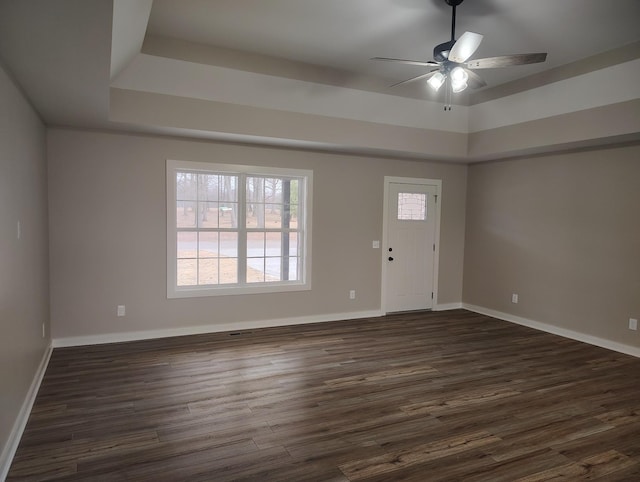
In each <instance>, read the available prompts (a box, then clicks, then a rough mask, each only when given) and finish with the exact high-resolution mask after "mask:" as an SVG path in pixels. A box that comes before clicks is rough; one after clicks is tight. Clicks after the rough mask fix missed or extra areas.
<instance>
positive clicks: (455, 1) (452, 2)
mask: <svg viewBox="0 0 640 482" xmlns="http://www.w3.org/2000/svg"><path fill="white" fill-rule="evenodd" d="M444 1H445V3H446V4H447V5H449V6H450V7H453V15H452V16H451V41H452V42H453V41H454V40H455V39H456V7H457V6H458V5H460V4H461V3H462V2H463V0H444Z"/></svg>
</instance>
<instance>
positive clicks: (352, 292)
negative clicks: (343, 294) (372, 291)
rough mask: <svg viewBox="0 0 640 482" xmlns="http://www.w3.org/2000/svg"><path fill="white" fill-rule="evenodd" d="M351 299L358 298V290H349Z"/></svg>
mask: <svg viewBox="0 0 640 482" xmlns="http://www.w3.org/2000/svg"><path fill="white" fill-rule="evenodd" d="M349 299H350V300H355V299H356V290H351V291H349Z"/></svg>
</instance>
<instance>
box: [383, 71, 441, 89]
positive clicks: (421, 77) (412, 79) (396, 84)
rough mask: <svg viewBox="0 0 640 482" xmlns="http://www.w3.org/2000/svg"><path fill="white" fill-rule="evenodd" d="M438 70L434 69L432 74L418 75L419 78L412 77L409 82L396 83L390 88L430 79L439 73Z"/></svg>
mask: <svg viewBox="0 0 640 482" xmlns="http://www.w3.org/2000/svg"><path fill="white" fill-rule="evenodd" d="M438 70H440V69H434V70H432V71H431V72H427V73H426V74H422V75H418V76H417V77H412V78H410V79H407V80H403V81H402V82H398V83H395V84H393V85H390V86H389V88H391V87H397V86H398V85H402V84H407V83H409V82H414V81H416V80H421V79H428V78H429V77H431V76H432V75H433V74H435V73H436V72H438Z"/></svg>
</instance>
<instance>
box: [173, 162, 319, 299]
mask: <svg viewBox="0 0 640 482" xmlns="http://www.w3.org/2000/svg"><path fill="white" fill-rule="evenodd" d="M180 170H189V171H200V172H202V173H217V174H231V175H244V176H250V175H257V176H273V177H300V178H303V179H304V189H302V191H303V192H302V199H299V205H300V206H301V207H303V209H304V213H305V216H304V219H303V223H302V229H301V233H302V253H303V255H302V256H301V257H300V262H301V263H302V268H301V279H300V280H297V281H284V282H282V281H281V282H268V283H266V282H263V283H255V282H253V283H239V284H233V285H219V286H211V285H208V286H178V285H177V256H178V253H177V244H176V236H177V232H178V229H177V227H176V207H175V206H176V198H177V192H176V189H177V186H176V184H177V183H176V176H175V173H176V171H180ZM166 176H167V178H166V182H167V191H166V200H167V206H166V207H167V211H166V216H167V217H166V220H167V239H166V241H167V246H166V249H167V250H166V253H167V266H166V268H167V269H166V273H167V298H169V299H171V298H194V297H206V296H228V295H246V294H257V293H280V292H289V291H309V290H311V259H312V257H311V226H312V219H311V217H312V212H313V209H312V199H313V171H311V170H306V169H288V168H277V167H262V166H249V165H240V164H219V163H213V162H196V161H179V160H173V159H167V162H166ZM240 185H241V183H240V182H239V183H238V186H240ZM245 190H246V186H245V187H244V188H243V189H239V191H238V203H239V204H240V205H241V206H242V207H241V210H244V209H246V203H245V196H246V191H245ZM245 232H247V231H246V227H245V228H241V227H238V234H239V238H240V237H241V236H242V234H243V233H245ZM240 246H242V243H241V242H240V241H239V246H238V248H239V249H240ZM238 254H239V255H240V251H239V252H238ZM238 261H239V263H244V262H246V254H244V255H243V256H242V257H240V256H239V258H238Z"/></svg>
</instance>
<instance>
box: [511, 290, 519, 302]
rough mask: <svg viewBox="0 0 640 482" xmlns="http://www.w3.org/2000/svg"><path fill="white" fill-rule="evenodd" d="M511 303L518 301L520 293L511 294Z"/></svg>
mask: <svg viewBox="0 0 640 482" xmlns="http://www.w3.org/2000/svg"><path fill="white" fill-rule="evenodd" d="M511 303H515V304H517V303H518V293H513V294H512V295H511Z"/></svg>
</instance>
